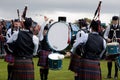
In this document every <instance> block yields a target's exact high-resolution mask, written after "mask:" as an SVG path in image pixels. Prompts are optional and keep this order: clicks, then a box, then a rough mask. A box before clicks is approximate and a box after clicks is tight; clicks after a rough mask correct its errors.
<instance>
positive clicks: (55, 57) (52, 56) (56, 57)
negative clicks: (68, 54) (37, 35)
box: [48, 53, 64, 60]
mask: <svg viewBox="0 0 120 80" xmlns="http://www.w3.org/2000/svg"><path fill="white" fill-rule="evenodd" d="M48 58H49V59H51V60H60V59H63V58H64V55H62V54H59V53H51V54H49V55H48Z"/></svg>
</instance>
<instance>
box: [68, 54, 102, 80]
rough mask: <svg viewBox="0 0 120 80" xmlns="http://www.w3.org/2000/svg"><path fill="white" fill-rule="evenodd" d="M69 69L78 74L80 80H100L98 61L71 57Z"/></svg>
mask: <svg viewBox="0 0 120 80" xmlns="http://www.w3.org/2000/svg"><path fill="white" fill-rule="evenodd" d="M69 69H70V70H71V71H73V72H75V73H77V74H78V77H79V79H80V80H101V79H102V78H101V69H100V62H99V60H89V59H83V58H79V57H77V56H75V55H72V58H71V62H70V67H69Z"/></svg>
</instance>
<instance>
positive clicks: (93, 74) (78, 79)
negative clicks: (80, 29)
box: [66, 20, 106, 80]
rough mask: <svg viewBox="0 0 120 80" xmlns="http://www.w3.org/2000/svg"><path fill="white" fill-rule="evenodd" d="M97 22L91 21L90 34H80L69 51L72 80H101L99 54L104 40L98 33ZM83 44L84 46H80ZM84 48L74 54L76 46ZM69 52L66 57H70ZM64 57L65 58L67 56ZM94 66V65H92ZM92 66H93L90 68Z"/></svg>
mask: <svg viewBox="0 0 120 80" xmlns="http://www.w3.org/2000/svg"><path fill="white" fill-rule="evenodd" d="M98 26H99V22H98V21H95V20H93V21H92V22H91V25H90V28H91V31H92V32H91V33H89V34H81V35H82V36H80V37H78V38H79V39H77V40H76V42H75V43H74V44H73V48H72V50H71V53H72V55H71V57H72V58H71V62H70V67H69V69H70V70H71V71H73V72H75V79H74V80H101V79H102V77H101V71H100V62H99V59H100V57H99V56H100V54H101V52H102V51H103V49H105V47H106V42H105V40H104V39H103V38H102V37H101V36H100V35H99V33H98ZM82 44H84V45H82ZM78 45H82V46H84V47H83V48H84V52H82V51H81V52H82V53H83V54H82V55H81V52H76V53H75V51H76V49H77V46H78ZM71 53H69V52H67V55H68V56H70V54H71ZM67 55H66V56H67ZM93 64H94V65H93ZM91 65H93V66H91Z"/></svg>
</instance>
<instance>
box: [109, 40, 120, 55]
mask: <svg viewBox="0 0 120 80" xmlns="http://www.w3.org/2000/svg"><path fill="white" fill-rule="evenodd" d="M107 53H108V55H114V54H119V53H120V47H119V43H117V42H112V43H108V44H107Z"/></svg>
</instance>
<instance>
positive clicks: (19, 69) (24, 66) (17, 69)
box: [12, 59, 34, 80]
mask: <svg viewBox="0 0 120 80" xmlns="http://www.w3.org/2000/svg"><path fill="white" fill-rule="evenodd" d="M12 80H34V64H33V61H32V59H15V62H14V71H13V79H12Z"/></svg>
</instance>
